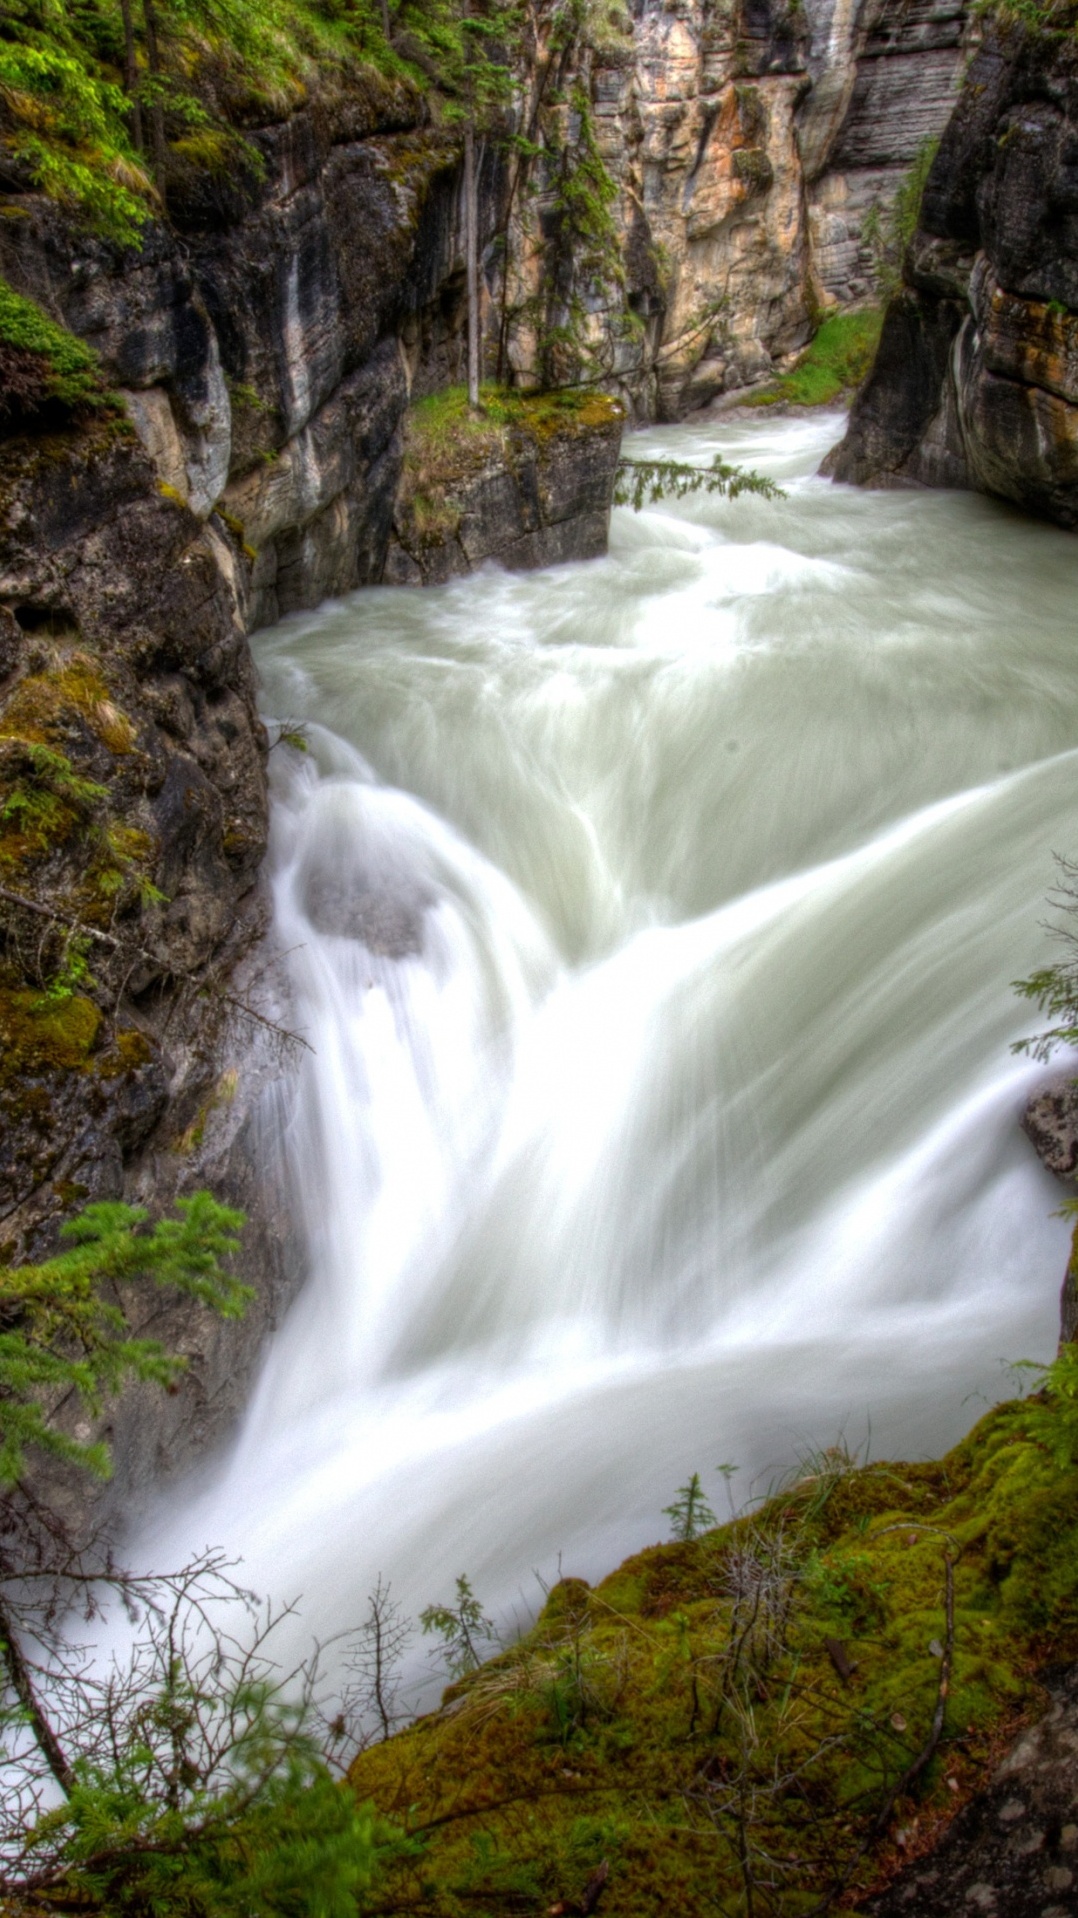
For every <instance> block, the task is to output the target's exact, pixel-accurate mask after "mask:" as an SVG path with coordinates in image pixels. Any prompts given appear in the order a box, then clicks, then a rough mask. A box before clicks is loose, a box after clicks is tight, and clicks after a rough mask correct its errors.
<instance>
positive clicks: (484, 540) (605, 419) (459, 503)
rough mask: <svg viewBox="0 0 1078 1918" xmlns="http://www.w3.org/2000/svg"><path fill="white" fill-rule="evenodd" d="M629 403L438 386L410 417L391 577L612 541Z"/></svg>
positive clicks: (553, 557)
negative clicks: (472, 402)
mask: <svg viewBox="0 0 1078 1918" xmlns="http://www.w3.org/2000/svg"><path fill="white" fill-rule="evenodd" d="M623 424H624V409H623V408H622V406H621V404H620V402H619V401H617V400H615V399H611V398H610V397H609V396H608V395H607V394H605V393H595V392H589V391H583V392H564V393H544V394H536V395H524V394H517V393H503V392H497V391H493V392H492V391H487V392H484V394H483V403H482V407H481V410H480V412H479V413H478V414H474V415H473V414H472V413H471V412H470V411H469V408H468V402H467V396H466V394H465V391H464V388H463V387H451V388H450V389H449V390H448V391H446V392H443V393H436V394H432V395H431V396H430V397H429V398H428V399H424V400H420V401H419V402H418V403H417V404H416V405H415V406H413V407H411V408H410V410H409V413H408V415H407V419H406V422H405V439H404V464H403V468H402V472H401V480H400V486H399V488H398V492H397V499H396V506H395V509H394V515H393V532H392V535H391V538H390V543H389V551H388V554H387V557H386V565H385V572H384V575H383V577H384V579H385V581H386V583H387V584H388V585H398V586H412V585H415V586H419V585H423V586H430V585H439V584H441V582H442V581H444V580H447V579H454V578H458V577H459V576H461V575H462V574H465V573H470V572H472V571H473V570H474V569H475V567H477V566H481V565H482V564H483V562H484V561H485V560H495V561H496V562H497V564H498V565H500V566H505V567H508V568H509V570H510V571H512V572H523V571H527V570H528V569H530V568H532V567H537V566H552V565H556V564H557V563H559V562H560V561H562V560H568V559H594V558H595V557H596V556H597V555H598V554H600V553H604V552H605V551H606V542H607V534H608V530H609V525H610V507H611V502H612V499H613V492H614V474H615V469H616V467H617V463H618V455H619V452H620V449H621V434H622V427H623Z"/></svg>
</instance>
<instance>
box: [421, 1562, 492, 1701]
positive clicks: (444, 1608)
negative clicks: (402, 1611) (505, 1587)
mask: <svg viewBox="0 0 1078 1918" xmlns="http://www.w3.org/2000/svg"><path fill="white" fill-rule="evenodd" d="M419 1623H420V1625H421V1626H422V1628H423V1631H424V1632H425V1633H427V1634H434V1636H435V1637H437V1638H440V1639H441V1641H442V1647H441V1656H442V1658H443V1659H444V1661H445V1666H446V1670H447V1671H448V1672H449V1673H450V1675H451V1676H452V1677H453V1678H463V1677H464V1675H465V1673H466V1672H473V1671H475V1669H476V1667H477V1666H478V1665H480V1664H481V1663H482V1658H483V1648H484V1646H486V1647H488V1648H489V1646H490V1644H491V1643H492V1641H493V1639H494V1622H493V1620H492V1619H489V1618H487V1617H486V1616H485V1614H484V1612H483V1607H482V1605H481V1604H480V1603H479V1600H478V1599H477V1598H476V1595H475V1593H474V1592H473V1590H472V1588H471V1585H470V1583H469V1581H468V1580H467V1579H466V1578H465V1577H463V1575H462V1576H461V1577H460V1578H458V1580H457V1586H456V1597H455V1599H454V1601H453V1603H452V1605H428V1606H427V1608H426V1611H423V1612H420V1614H419Z"/></svg>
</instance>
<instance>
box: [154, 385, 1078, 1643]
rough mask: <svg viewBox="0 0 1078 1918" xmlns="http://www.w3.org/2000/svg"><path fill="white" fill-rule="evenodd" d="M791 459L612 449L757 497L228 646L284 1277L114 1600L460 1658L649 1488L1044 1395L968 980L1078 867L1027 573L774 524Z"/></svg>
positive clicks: (787, 441) (609, 1550)
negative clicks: (398, 1606)
mask: <svg viewBox="0 0 1078 1918" xmlns="http://www.w3.org/2000/svg"><path fill="white" fill-rule="evenodd" d="M839 430H840V422H839V421H838V420H837V419H836V418H835V417H834V416H831V417H830V418H826V419H823V420H818V419H813V420H810V421H804V420H792V421H779V422H773V421H764V422H762V423H761V424H759V425H756V424H753V425H751V426H745V425H741V424H736V425H735V424H725V425H720V426H717V427H708V428H706V429H704V428H700V429H689V428H679V429H669V430H667V431H657V432H654V433H651V434H649V435H648V436H646V438H644V439H643V440H641V441H638V442H636V443H635V446H638V447H639V448H640V450H641V451H648V450H654V451H660V452H663V453H674V454H676V455H678V456H680V457H686V456H688V457H695V456H697V455H710V454H711V453H712V452H713V451H715V450H720V451H721V452H722V453H723V455H724V456H725V457H728V458H734V459H740V460H745V461H747V462H749V463H751V464H753V465H756V466H758V467H760V468H761V469H763V470H765V471H767V472H769V473H771V474H773V475H774V476H775V477H776V478H778V479H779V480H781V481H782V483H783V484H784V485H785V486H786V487H787V489H788V497H787V499H786V500H785V501H784V502H780V503H767V502H765V501H761V500H759V499H756V498H751V497H745V498H742V499H740V500H738V501H737V502H734V503H724V502H720V501H716V500H713V499H706V498H699V497H698V498H696V499H693V500H689V501H686V502H684V503H683V504H682V505H680V506H678V507H677V508H673V507H662V508H655V509H652V510H650V511H646V512H644V513H642V514H640V515H639V516H634V515H632V514H630V513H627V512H620V513H617V514H616V515H615V518H614V526H613V532H612V538H611V551H610V555H609V557H608V558H607V559H605V560H602V561H597V562H593V563H591V564H588V565H580V566H571V567H566V568H563V569H560V570H558V571H556V572H551V573H546V574H538V575H529V576H523V577H513V576H508V575H505V574H501V573H497V572H488V573H485V574H482V575H480V576H478V577H476V578H474V579H470V580H466V581H462V582H460V583H458V584H455V585H452V586H450V587H447V588H444V589H441V590H438V591H429V592H424V593H419V592H414V591H408V590H397V591H394V590H388V589H387V590H378V591H367V592H364V593H362V594H359V595H356V596H354V597H353V598H352V599H350V600H348V601H345V602H343V603H340V604H336V605H332V606H328V607H324V608H322V609H321V610H320V611H319V612H317V613H314V614H311V615H305V616H303V617H298V618H294V619H291V620H287V621H285V622H283V623H282V624H281V625H280V626H278V627H277V628H275V629H274V630H272V631H270V632H267V633H265V634H263V635H262V636H261V637H260V639H259V640H258V641H257V651H258V655H259V661H260V666H261V670H262V674H263V678H264V684H265V693H266V700H267V704H268V706H269V708H270V709H271V710H273V711H275V712H277V713H279V714H285V713H287V714H288V715H290V716H294V717H297V718H303V719H305V720H306V721H307V722H308V725H309V739H310V745H311V751H310V754H309V755H308V756H307V757H303V756H301V755H300V754H298V753H295V752H290V751H288V749H282V752H281V753H279V754H275V755H274V758H275V761H276V760H283V761H284V764H283V765H281V766H280V767H279V768H278V770H277V775H276V802H275V814H274V828H273V848H272V871H273V875H274V885H275V894H276V911H277V929H278V935H279V940H280V944H281V946H282V948H285V949H288V951H289V957H288V960H287V964H288V966H289V968H290V974H291V992H292V1013H291V1016H292V1017H293V1018H294V1019H295V1020H296V1022H297V1023H298V1024H299V1025H300V1026H301V1028H302V1029H303V1030H304V1032H305V1033H306V1036H307V1037H308V1039H309V1040H310V1042H311V1045H312V1046H313V1048H314V1051H313V1054H312V1055H311V1056H310V1057H309V1058H306V1059H305V1060H304V1063H303V1065H302V1068H301V1070H300V1074H299V1083H298V1088H297V1091H296V1096H295V1101H294V1106H293V1108H292V1110H291V1112H290V1114H289V1116H288V1120H287V1127H286V1132H285V1137H284V1146H285V1150H286V1152H287V1154H288V1156H289V1159H290V1162H291V1165H292V1168H293V1171H294V1176H295V1190H296V1195H297V1205H298V1206H299V1208H300V1214H301V1218H302V1220H303V1222H304V1223H305V1226H306V1231H307V1236H308V1242H309V1247H310V1265H311V1277H310V1282H309V1285H308V1287H307V1289H306V1290H305V1292H304V1293H303V1295H302V1297H301V1298H300V1299H299V1301H298V1302H297V1304H296V1306H295V1308H294V1309H293V1312H292V1314H291V1316H290V1318H289V1320H288V1322H287V1324H286V1325H285V1327H284V1328H283V1330H282V1331H281V1333H280V1334H279V1335H278V1338H277V1340H276V1342H275V1344H274V1346H273V1348H272V1350H271V1352H270V1354H269V1357H268V1361H267V1364H266V1366H265V1369H264V1373H263V1376H262V1379H261V1383H260V1386H259V1389H258V1392H257V1395H256V1398H255V1401H254V1403H253V1405H252V1406H251V1408H250V1411H249V1414H248V1417H247V1420H246V1424H245V1427H244V1430H243V1433H242V1435H241V1437H240V1439H239V1442H238V1443H237V1445H236V1446H235V1448H234V1450H233V1452H232V1454H231V1456H230V1457H229V1458H228V1460H227V1461H225V1462H224V1463H223V1465H222V1466H221V1468H220V1470H219V1472H218V1473H217V1475H216V1477H215V1478H214V1479H213V1480H212V1482H210V1483H209V1484H207V1485H204V1486H203V1488H202V1489H201V1490H200V1491H199V1492H197V1494H196V1493H192V1495H191V1497H190V1499H189V1500H188V1502H187V1503H186V1504H185V1505H183V1506H182V1507H181V1509H180V1510H179V1511H178V1512H177V1509H176V1504H175V1501H174V1500H173V1501H172V1502H171V1504H170V1511H169V1515H168V1517H167V1518H161V1520H160V1521H159V1523H158V1524H157V1525H156V1526H155V1527H154V1528H153V1530H152V1534H151V1535H150V1536H148V1537H145V1538H144V1540H143V1542H142V1546H141V1550H142V1551H143V1552H144V1553H145V1554H146V1555H147V1557H149V1558H151V1559H152V1560H153V1561H154V1562H156V1563H158V1564H160V1563H164V1562H175V1561H176V1560H177V1558H178V1557H180V1556H183V1555H184V1554H187V1553H189V1552H190V1551H193V1550H195V1549H197V1548H198V1547H200V1546H201V1545H203V1544H205V1543H207V1542H211V1543H215V1544H218V1543H219V1544H223V1545H224V1546H226V1547H227V1548H229V1549H230V1550H233V1551H235V1552H237V1553H239V1554H241V1555H242V1556H243V1558H244V1561H245V1577H246V1578H247V1579H249V1580H250V1582H251V1583H252V1584H254V1585H256V1586H258V1587H259V1588H260V1589H262V1590H264V1591H270V1592H273V1593H275V1594H277V1595H278V1596H287V1597H291V1596H293V1595H295V1594H302V1609H303V1629H304V1630H305V1631H308V1630H309V1631H315V1632H319V1633H321V1634H322V1635H326V1634H328V1633H330V1632H332V1631H333V1630H337V1629H340V1628H341V1627H344V1626H346V1625H348V1624H350V1623H354V1622H356V1620H357V1619H358V1618H359V1617H360V1616H361V1614H362V1612H363V1610H364V1605H365V1595H366V1594H367V1592H368V1591H369V1590H370V1589H371V1587H372V1585H373V1583H374V1580H375V1577H376V1576H377V1574H378V1573H379V1572H381V1573H382V1574H383V1575H384V1576H385V1577H387V1578H389V1579H390V1580H392V1583H393V1586H394V1590H395V1592H396V1593H397V1595H398V1596H399V1597H400V1598H401V1599H402V1600H403V1602H404V1603H405V1605H406V1606H408V1607H409V1608H410V1609H412V1610H413V1611H414V1610H416V1609H418V1607H419V1606H421V1605H423V1604H425V1603H428V1602H430V1601H431V1600H433V1599H438V1598H442V1597H445V1596H446V1595H447V1594H448V1593H449V1591H450V1590H451V1586H452V1580H453V1578H454V1576H455V1575H456V1574H457V1573H459V1572H467V1573H468V1575H469V1576H470V1577H471V1579H472V1581H473V1584H474V1585H475V1587H476V1589H477V1590H478V1591H479V1593H480V1594H481V1596H482V1597H483V1599H484V1600H485V1601H486V1602H487V1603H488V1605H489V1606H491V1607H492V1608H495V1609H503V1610H504V1609H506V1608H509V1607H511V1605H512V1603H513V1600H514V1595H515V1594H516V1593H518V1592H519V1591H521V1589H522V1588H523V1587H525V1586H526V1585H527V1584H528V1583H529V1580H530V1573H531V1570H532V1568H533V1567H537V1568H539V1569H541V1570H542V1571H543V1572H544V1573H546V1574H548V1575H549V1574H550V1573H552V1572H553V1570H554V1568H555V1567H556V1564H557V1562H558V1558H559V1554H560V1555H561V1558H562V1562H563V1564H564V1568H565V1569H566V1570H571V1571H574V1572H579V1573H582V1574H584V1575H589V1576H593V1575H595V1574H597V1573H600V1572H602V1571H604V1570H607V1569H609V1568H610V1567H611V1566H612V1565H613V1564H614V1563H616V1561H617V1559H618V1557H620V1556H621V1555H622V1554H623V1553H624V1552H626V1551H628V1550H630V1549H632V1548H634V1547H636V1546H638V1545H640V1544H643V1543H645V1542H647V1541H649V1540H652V1539H654V1538H656V1537H658V1536H660V1535H661V1534H662V1532H663V1521H662V1519H661V1517H660V1508H661V1507H662V1506H663V1505H664V1504H666V1503H667V1502H668V1501H669V1498H670V1496H671V1495H672V1493H673V1492H674V1489H675V1488H676V1487H677V1486H678V1484H679V1483H681V1482H682V1481H683V1480H684V1478H685V1477H686V1476H687V1474H688V1473H689V1472H691V1471H692V1470H694V1469H699V1470H700V1472H701V1473H702V1475H703V1477H704V1479H705V1484H706V1485H708V1486H712V1485H715V1484H717V1483H718V1481H717V1480H716V1479H714V1478H713V1477H712V1476H711V1474H712V1470H713V1468H714V1467H715V1466H716V1465H717V1464H718V1463H719V1462H720V1461H733V1462H736V1463H737V1465H738V1466H739V1468H740V1473H739V1478H738V1488H739V1493H740V1494H741V1495H747V1494H748V1493H749V1491H750V1489H751V1488H752V1487H753V1486H754V1485H755V1486H756V1487H757V1488H759V1487H760V1486H761V1485H762V1484H764V1483H766V1481H767V1478H768V1476H769V1474H771V1473H773V1472H776V1471H778V1470H780V1469H782V1468H783V1467H784V1466H785V1465H788V1464H789V1462H790V1461H791V1460H792V1459H793V1457H794V1456H795V1455H796V1454H797V1452H798V1450H799V1449H801V1448H803V1447H804V1446H805V1445H807V1444H810V1443H817V1444H827V1443H829V1442H831V1441H832V1440H833V1439H834V1438H835V1437H836V1435H837V1434H838V1432H839V1431H840V1429H842V1428H844V1429H845V1431H846V1433H847V1436H848V1437H849V1438H851V1439H853V1440H855V1441H859V1440H861V1439H863V1438H864V1436H865V1433H866V1430H867V1429H868V1426H869V1425H871V1428H872V1442H873V1449H874V1451H875V1453H876V1454H877V1455H880V1454H881V1453H886V1452H893V1451H901V1452H904V1453H906V1454H907V1455H908V1454H911V1453H912V1454H914V1455H916V1454H925V1453H930V1452H932V1451H935V1450H938V1449H940V1448H941V1447H943V1446H945V1445H946V1444H947V1443H948V1442H950V1441H951V1440H953V1439H954V1438H955V1437H957V1435H958V1434H959V1432H960V1431H961V1430H962V1429H963V1428H964V1427H965V1426H966V1425H968V1424H969V1423H970V1422H971V1421H972V1418H973V1417H974V1416H975V1413H976V1410H977V1407H976V1405H975V1404H973V1403H971V1400H975V1399H976V1398H977V1397H978V1395H982V1394H983V1395H985V1396H987V1397H998V1396H1000V1395H1001V1393H1002V1392H1004V1391H1005V1390H1006V1389H1007V1380H1006V1378H1005V1377H1004V1375H1003V1374H1002V1373H1001V1370H1000V1361H1001V1360H1002V1359H1004V1358H1017V1357H1022V1356H1042V1355H1046V1354H1047V1353H1048V1352H1049V1351H1050V1350H1051V1348H1052V1346H1053V1343H1054V1338H1055V1335H1056V1313H1057V1295H1058V1287H1059V1280H1060V1277H1061V1274H1062V1269H1063V1263H1064V1258H1065V1245H1066V1231H1065V1228H1064V1227H1063V1226H1062V1224H1061V1223H1060V1222H1059V1221H1058V1220H1055V1219H1053V1218H1052V1217H1051V1216H1050V1215H1051V1212H1052V1207H1053V1201H1054V1199H1055V1196H1056V1194H1055V1189H1054V1188H1053V1186H1052V1182H1051V1181H1050V1180H1049V1179H1048V1178H1047V1176H1046V1175H1045V1174H1043V1173H1042V1172H1041V1170H1040V1168H1039V1167H1038V1166H1037V1164H1036V1162H1035V1161H1034V1158H1033V1155H1032V1153H1031V1152H1030V1150H1029V1147H1028V1146H1027V1145H1026V1143H1025V1142H1024V1140H1023V1139H1022V1138H1021V1136H1020V1134H1019V1132H1018V1128H1017V1124H1016V1119H1017V1115H1018V1113H1019V1111H1020V1109H1021V1105H1022V1102H1023V1097H1024V1095H1025V1092H1026V1090H1027V1089H1028V1086H1029V1084H1030V1083H1031V1079H1032V1077H1033V1076H1034V1075H1033V1074H1032V1073H1031V1070H1030V1068H1028V1067H1026V1066H1024V1065H1018V1064H1016V1063H1015V1061H1014V1060H1013V1059H1012V1058H1011V1056H1010V1054H1009V1051H1008V1041H1009V1040H1010V1039H1011V1038H1012V1037H1013V1036H1014V1035H1015V1034H1017V1033H1019V1032H1021V1031H1022V1030H1028V1029H1029V1020H1028V1017H1027V1016H1026V1014H1025V1013H1024V1011H1023V1008H1022V1007H1021V1006H1020V1005H1019V1003H1018V1002H1017V1001H1016V999H1015V997H1014V995H1013V993H1012V992H1011V990H1010V983H1009V982H1010V981H1011V980H1012V979H1013V978H1015V977H1016V976H1018V975H1021V974H1024V973H1027V972H1028V971H1030V970H1031V969H1032V968H1033V967H1034V966H1035V965H1036V964H1038V963H1040V962H1041V961H1042V960H1043V956H1044V953H1045V950H1046V945H1045V935H1044V933H1043V932H1041V931H1039V930H1038V919H1039V918H1040V917H1041V916H1042V911H1041V909H1042V901H1043V897H1044V894H1045V892H1046V890H1047V888H1048V887H1049V886H1050V884H1051V882H1052V878H1053V867H1052V858H1051V855H1052V852H1053V850H1057V849H1058V850H1067V849H1068V848H1070V849H1073V848H1074V847H1075V846H1076V845H1078V673H1076V671H1075V633H1074V619H1073V566H1074V547H1073V543H1072V542H1071V540H1070V539H1069V538H1068V536H1067V535H1065V534H1062V533H1059V532H1056V531H1054V530H1052V529H1049V528H1046V527H1040V526H1036V525H1033V524H1031V523H1029V522H1027V521H1025V520H1023V519H1021V518H1020V517H1019V516H1018V515H1017V514H1012V513H1010V512H1009V511H1008V510H1007V509H1006V508H1003V507H1001V506H999V505H998V504H993V503H990V502H988V501H985V500H980V499H976V498H973V497H971V496H963V495H951V494H931V495H929V494H899V493H889V494H859V493H856V492H852V491H849V490H844V489H838V488H834V487H832V486H830V485H828V484H827V483H826V482H822V481H818V480H816V479H814V478H812V477H811V475H812V474H813V473H814V471H815V469H816V467H817V466H818V463H819V460H820V457H821V456H822V454H823V452H824V451H825V449H826V447H827V446H828V445H829V444H830V443H831V441H832V440H833V439H834V438H835V437H836V436H837V433H838V431H839ZM635 446H634V450H635ZM534 1590H535V1588H534V1586H533V1587H532V1591H533V1592H534ZM525 1602H526V1603H527V1602H530V1601H529V1600H528V1599H527V1597H526V1599H525Z"/></svg>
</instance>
